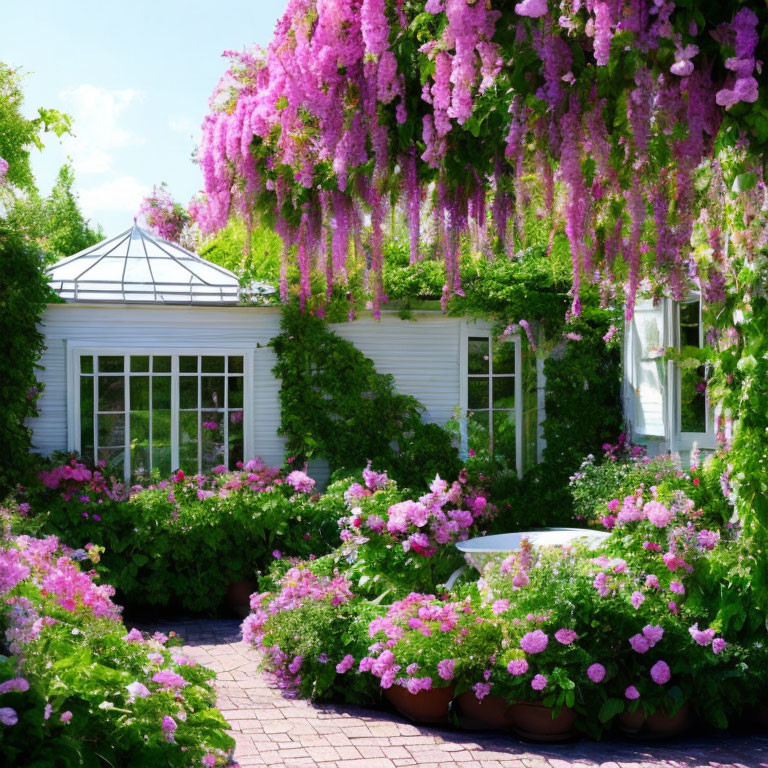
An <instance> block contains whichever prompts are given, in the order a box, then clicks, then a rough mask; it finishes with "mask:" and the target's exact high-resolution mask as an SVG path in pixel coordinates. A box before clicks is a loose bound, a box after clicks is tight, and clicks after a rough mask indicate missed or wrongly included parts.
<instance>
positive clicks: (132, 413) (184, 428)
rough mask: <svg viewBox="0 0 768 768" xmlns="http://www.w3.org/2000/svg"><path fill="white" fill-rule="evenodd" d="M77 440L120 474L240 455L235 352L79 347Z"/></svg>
mask: <svg viewBox="0 0 768 768" xmlns="http://www.w3.org/2000/svg"><path fill="white" fill-rule="evenodd" d="M77 360H78V361H79V366H78V368H77V371H78V388H77V392H78V395H79V414H80V420H79V448H80V453H81V455H82V456H83V457H85V458H87V459H91V460H93V461H104V462H106V464H107V466H108V467H109V469H110V470H111V471H113V472H116V473H118V474H124V475H125V477H130V476H131V475H133V474H135V473H138V472H143V473H146V472H150V471H152V470H157V471H158V472H160V473H161V474H163V475H166V474H168V473H169V472H171V471H172V470H175V469H177V468H180V469H183V470H184V471H185V472H187V473H190V474H194V473H196V472H204V471H205V470H207V469H211V468H212V467H215V466H217V465H220V464H224V465H227V466H229V467H233V466H234V465H235V463H236V462H238V461H242V460H243V440H244V436H243V416H244V405H245V403H244V369H243V365H244V358H243V356H242V355H176V354H165V355H164V354H158V355H154V354H152V355H114V354H113V355H101V354H95V355H92V354H79V355H78V356H77Z"/></svg>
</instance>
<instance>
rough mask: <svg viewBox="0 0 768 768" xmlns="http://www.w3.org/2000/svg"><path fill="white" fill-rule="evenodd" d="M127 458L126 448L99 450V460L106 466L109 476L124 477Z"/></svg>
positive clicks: (105, 469)
mask: <svg viewBox="0 0 768 768" xmlns="http://www.w3.org/2000/svg"><path fill="white" fill-rule="evenodd" d="M124 457H125V448H124V447H122V446H121V447H120V448H99V455H98V457H97V458H98V460H99V461H103V462H104V464H105V467H104V472H105V474H107V475H115V476H116V477H122V476H123V473H124V471H125V465H124V463H123V460H124Z"/></svg>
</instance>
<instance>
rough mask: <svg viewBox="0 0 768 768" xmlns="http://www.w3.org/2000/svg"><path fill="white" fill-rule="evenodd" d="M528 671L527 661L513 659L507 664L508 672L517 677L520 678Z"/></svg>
mask: <svg viewBox="0 0 768 768" xmlns="http://www.w3.org/2000/svg"><path fill="white" fill-rule="evenodd" d="M527 671H528V662H527V661H526V660H525V659H512V661H510V662H509V664H507V672H509V674H510V675H514V676H515V677H520V675H524V674H525V673H526V672H527Z"/></svg>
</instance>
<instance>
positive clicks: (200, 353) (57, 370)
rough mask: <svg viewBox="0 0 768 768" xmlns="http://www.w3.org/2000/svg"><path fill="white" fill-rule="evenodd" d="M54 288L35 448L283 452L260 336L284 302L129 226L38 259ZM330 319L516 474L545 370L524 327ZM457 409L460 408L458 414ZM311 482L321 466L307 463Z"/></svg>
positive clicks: (121, 455)
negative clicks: (51, 258) (247, 297)
mask: <svg viewBox="0 0 768 768" xmlns="http://www.w3.org/2000/svg"><path fill="white" fill-rule="evenodd" d="M49 279H50V283H51V286H52V287H53V289H54V290H55V292H56V293H57V294H58V295H59V297H60V298H61V299H62V302H61V303H56V304H50V305H49V306H48V307H47V309H46V311H45V313H44V315H43V320H42V330H43V333H44V334H45V345H46V349H45V351H44V353H43V357H42V360H41V364H42V366H43V370H42V371H41V372H40V379H41V382H42V384H43V385H44V390H43V394H42V396H41V399H40V401H39V407H40V415H39V417H38V418H36V419H34V420H32V421H31V422H30V426H31V428H32V430H33V443H34V446H35V449H36V450H37V451H39V452H41V453H43V454H45V455H50V454H51V453H53V452H55V451H77V452H78V453H80V454H81V455H82V456H84V457H86V458H88V459H91V460H95V461H104V462H106V464H107V466H109V467H110V468H111V470H112V471H114V472H116V473H117V474H120V473H122V474H123V475H124V476H125V477H126V478H129V477H131V476H132V475H133V474H134V473H136V472H140V471H148V470H158V471H159V472H160V473H162V474H168V473H169V472H171V471H174V470H176V469H178V468H181V469H183V470H184V471H185V472H187V473H192V474H194V473H197V472H202V471H205V470H207V469H211V468H212V467H215V466H218V465H222V464H223V465H227V466H229V467H234V466H235V465H236V463H237V462H238V461H242V460H244V459H248V458H250V457H253V456H261V457H262V458H263V459H264V460H265V461H266V462H268V463H270V464H280V463H282V461H283V459H284V441H283V438H282V437H281V436H280V435H279V433H278V430H279V427H280V400H279V388H280V382H279V381H278V380H277V379H276V378H275V376H274V374H273V372H272V369H273V368H274V365H275V362H276V359H275V354H274V351H273V349H272V347H271V346H270V345H269V343H270V340H271V339H272V338H274V337H275V336H276V335H277V334H278V333H279V327H280V317H281V310H280V308H279V307H277V306H267V305H264V304H263V303H259V304H257V305H254V304H253V303H247V302H245V301H243V300H242V299H241V296H240V292H239V286H238V279H237V277H236V276H235V275H234V274H232V273H231V272H229V271H227V270H225V269H222V268H221V267H218V266H216V265H214V264H211V263H209V262H206V261H205V260H204V259H202V258H200V257H199V256H197V255H196V254H194V253H191V252H189V251H186V250H184V249H183V248H180V247H179V246H178V245H175V244H173V243H170V242H166V241H164V240H161V239H160V238H158V237H156V236H155V235H154V234H152V233H151V232H148V231H146V230H145V229H143V228H141V227H139V226H138V225H136V224H135V223H134V225H133V226H132V227H131V228H130V229H128V230H126V231H125V232H123V233H122V234H120V235H118V236H117V237H113V238H110V239H107V240H104V241H103V242H101V243H99V244H97V245H95V246H93V247H91V248H89V249H87V250H85V251H83V252H81V253H78V254H75V255H74V256H71V257H69V258H67V259H65V260H63V261H61V262H59V263H57V264H55V265H54V266H53V267H51V268H50V270H49ZM413 318H414V319H413V320H405V319H402V318H401V317H400V316H399V314H398V313H397V312H396V311H393V310H390V311H385V312H383V313H382V317H381V320H380V321H375V320H374V319H373V318H372V317H370V316H363V317H361V318H360V319H358V320H356V321H355V322H351V323H342V324H338V325H333V326H332V330H333V331H334V332H336V333H337V334H339V335H340V336H342V337H343V338H345V339H347V340H349V341H351V342H352V343H354V344H355V346H357V347H358V349H360V351H361V352H362V353H363V354H365V355H366V356H367V357H369V358H371V359H372V360H373V362H374V364H375V365H376V368H377V370H378V371H379V372H381V373H388V374H391V375H392V376H393V377H394V379H395V384H396V387H397V388H398V390H399V391H401V392H403V393H405V394H408V395H412V396H413V397H415V398H416V399H417V400H419V402H420V403H421V404H422V405H423V406H424V408H425V413H424V417H425V419H426V420H427V421H430V422H434V423H438V424H445V423H446V422H447V421H448V420H449V419H451V418H453V417H454V416H455V415H456V414H457V413H459V414H460V415H461V416H462V418H461V419H460V424H461V430H460V433H461V443H462V445H461V448H462V450H464V451H467V450H469V449H475V450H482V449H483V448H493V449H495V450H496V451H503V453H504V454H505V455H506V456H507V457H508V458H509V459H510V463H511V464H512V466H516V467H517V470H518V472H519V473H522V472H523V471H524V469H525V468H526V467H527V466H529V465H530V464H531V463H533V462H535V461H536V460H537V458H538V457H539V456H540V452H541V450H542V447H543V446H542V440H541V439H540V427H541V423H542V421H543V405H544V397H543V395H544V378H543V374H542V371H541V364H540V363H539V365H538V366H537V365H536V362H535V360H534V358H533V357H530V356H527V355H526V354H525V353H524V351H523V348H522V345H521V344H520V339H519V338H517V337H515V336H511V337H510V338H509V339H508V340H506V341H504V342H499V341H498V339H495V338H494V337H493V335H492V332H491V325H490V324H489V323H484V322H476V321H472V320H467V319H462V318H454V317H447V316H445V315H443V314H441V313H440V312H439V311H429V310H421V311H415V312H414V313H413ZM467 417H468V418H467ZM312 471H313V472H314V476H316V477H319V479H320V480H322V478H323V475H324V472H325V471H327V470H324V467H323V466H321V465H320V466H313V467H312Z"/></svg>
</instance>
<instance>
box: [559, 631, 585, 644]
mask: <svg viewBox="0 0 768 768" xmlns="http://www.w3.org/2000/svg"><path fill="white" fill-rule="evenodd" d="M578 637H579V636H578V635H577V634H576V633H575V632H574V631H573V630H572V629H558V630H557V632H555V640H557V642H558V643H561V644H562V645H570V644H571V643H572V642H573V641H574V640H576V639H577V638H578Z"/></svg>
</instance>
